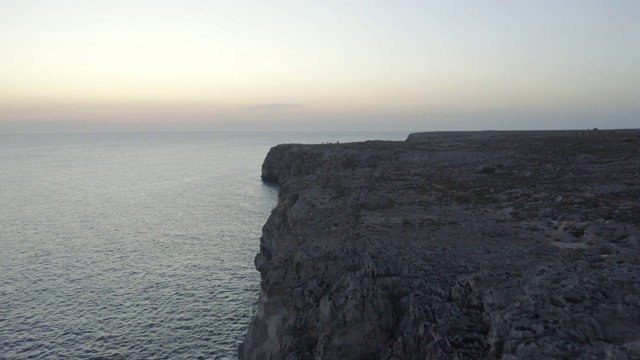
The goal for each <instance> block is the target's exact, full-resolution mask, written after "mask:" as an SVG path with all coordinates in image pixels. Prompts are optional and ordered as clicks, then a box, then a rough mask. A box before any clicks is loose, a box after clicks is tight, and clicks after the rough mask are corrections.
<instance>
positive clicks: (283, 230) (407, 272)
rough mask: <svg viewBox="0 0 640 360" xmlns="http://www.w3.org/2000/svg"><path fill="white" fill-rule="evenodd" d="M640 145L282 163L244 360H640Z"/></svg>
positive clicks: (345, 147)
mask: <svg viewBox="0 0 640 360" xmlns="http://www.w3.org/2000/svg"><path fill="white" fill-rule="evenodd" d="M633 134H634V133H633V132H632V131H625V130H615V131H614V130H599V131H594V132H592V131H547V132H439V133H418V134H411V135H410V136H409V138H408V139H407V141H405V142H382V141H371V142H365V143H352V144H339V145H338V144H333V145H279V146H276V147H274V148H272V149H271V151H270V152H269V154H268V155H267V158H266V159H265V163H264V166H263V173H262V176H263V179H264V180H265V181H272V182H278V183H279V184H280V185H281V188H280V193H279V201H278V205H277V206H276V208H275V209H274V211H273V212H272V214H271V216H270V217H269V219H268V221H267V223H266V224H265V226H264V228H263V236H262V239H261V245H260V253H259V254H258V255H257V256H256V267H257V268H258V270H259V271H260V273H261V276H262V282H261V294H260V299H259V302H258V313H257V316H256V318H255V319H254V320H253V321H252V323H251V325H250V326H249V330H248V334H247V337H246V339H245V341H244V344H243V345H242V346H241V347H240V349H239V353H240V357H241V358H244V359H269V358H271V359H309V358H316V359H424V358H428V359H456V358H457V359H495V358H497V359H542V358H549V359H564V358H570V359H574V358H575V359H601V358H611V359H640V355H639V354H640V261H638V259H640V230H639V226H640V147H639V146H638V144H639V143H638V142H626V141H623V139H626V138H629V137H630V136H633ZM470 169H472V170H473V169H475V171H470ZM483 169H488V170H486V171H485V170H483Z"/></svg>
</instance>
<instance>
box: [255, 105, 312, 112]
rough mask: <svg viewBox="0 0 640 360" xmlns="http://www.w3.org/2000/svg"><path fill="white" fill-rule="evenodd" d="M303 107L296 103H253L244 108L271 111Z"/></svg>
mask: <svg viewBox="0 0 640 360" xmlns="http://www.w3.org/2000/svg"><path fill="white" fill-rule="evenodd" d="M302 107H304V105H302V104H296V103H274V104H255V105H249V106H247V107H245V108H244V109H245V110H252V111H271V110H291V109H299V108H302Z"/></svg>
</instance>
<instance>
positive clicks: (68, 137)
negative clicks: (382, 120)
mask: <svg viewBox="0 0 640 360" xmlns="http://www.w3.org/2000/svg"><path fill="white" fill-rule="evenodd" d="M382 136H383V137H384V136H386V137H387V138H389V137H395V138H396V139H401V138H404V137H405V136H406V134H383V135H382ZM380 137H381V136H380V135H379V134H378V136H376V134H371V133H362V134H341V135H339V134H329V135H327V134H315V135H304V136H303V135H301V134H293V133H292V134H287V135H283V134H268V133H266V134H264V133H263V134H258V133H218V134H216V133H131V134H48V135H0V168H1V169H2V171H0V203H1V204H2V211H1V212H0V224H1V226H0V246H1V249H2V251H1V252H0V358H7V359H23V358H92V357H103V358H113V359H117V358H123V359H124V358H126V359H147V358H154V359H197V358H203V359H230V358H235V356H236V348H237V345H238V343H239V342H240V341H241V339H242V336H243V334H244V332H245V331H246V327H247V324H248V323H249V321H250V319H251V317H252V316H253V314H254V312H255V301H256V299H257V294H258V291H259V281H260V277H259V274H258V273H257V272H256V270H255V269H254V266H253V257H254V255H255V253H256V252H257V251H258V248H259V237H260V229H261V227H262V225H263V223H264V222H265V220H266V218H267V217H268V215H269V213H270V211H271V209H272V208H273V206H274V205H275V203H276V196H277V189H275V188H273V187H270V186H267V185H265V184H263V183H261V182H260V181H259V174H260V165H261V163H262V160H263V159H264V156H265V155H266V153H267V151H268V149H269V148H270V147H271V146H273V145H275V144H277V143H282V142H323V141H335V140H341V141H346V140H364V139H368V138H380Z"/></svg>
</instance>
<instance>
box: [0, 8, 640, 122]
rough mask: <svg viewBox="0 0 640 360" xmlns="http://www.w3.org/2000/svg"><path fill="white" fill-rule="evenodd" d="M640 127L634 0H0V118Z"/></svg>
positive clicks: (639, 35)
mask: <svg viewBox="0 0 640 360" xmlns="http://www.w3.org/2000/svg"><path fill="white" fill-rule="evenodd" d="M589 127H599V128H636V127H640V1H638V0H628V1H622V0H602V1H592V0H554V1H551V0H501V1H497V0H496V1H491V0H460V1H455V0H451V1H403V0H393V1H392V0H387V1H380V0H368V1H346V0H345V1H302V0H297V1H281V0H274V1H267V0H263V1H248V0H247V1H242V0H236V1H214V0H210V1H190V0H182V1H163V0H149V1H143V0H126V1H119V0H109V1H98V0H93V1H92V0H77V1H72V0H57V1H56V0H49V1H30V0H15V1H11V0H0V133H20V132H68V131H72V132H76V131H169V130H184V131H198V130H275V131H281V130H402V131H405V130H406V131H428V130H480V129H586V128H589Z"/></svg>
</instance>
